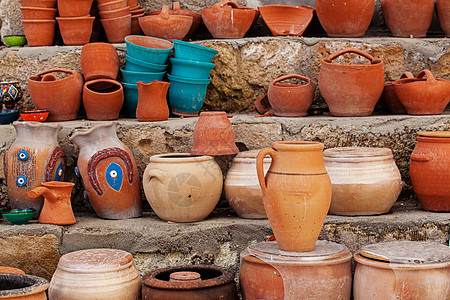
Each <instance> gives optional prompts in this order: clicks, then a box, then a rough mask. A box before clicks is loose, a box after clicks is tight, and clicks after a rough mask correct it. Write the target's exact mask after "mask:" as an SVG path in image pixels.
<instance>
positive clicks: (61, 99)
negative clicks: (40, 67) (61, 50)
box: [27, 68, 83, 121]
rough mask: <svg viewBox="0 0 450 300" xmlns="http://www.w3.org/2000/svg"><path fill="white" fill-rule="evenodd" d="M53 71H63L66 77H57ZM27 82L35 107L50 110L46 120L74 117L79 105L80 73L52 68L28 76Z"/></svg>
mask: <svg viewBox="0 0 450 300" xmlns="http://www.w3.org/2000/svg"><path fill="white" fill-rule="evenodd" d="M53 73H65V74H64V75H65V76H66V77H64V78H60V79H59V78H58V77H56V75H55V74H53ZM67 74H69V75H68V76H67ZM27 82H28V90H29V92H30V96H31V100H32V101H33V104H34V106H35V107H36V109H46V110H48V111H49V112H50V114H49V116H48V119H47V120H48V121H67V120H73V119H76V117H77V114H78V111H79V110H80V107H81V89H82V88H83V77H82V76H81V74H79V73H77V72H76V71H73V70H67V69H61V68H54V69H49V70H46V71H43V72H40V73H39V74H37V75H33V76H30V77H28V80H27Z"/></svg>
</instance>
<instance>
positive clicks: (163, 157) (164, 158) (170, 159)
mask: <svg viewBox="0 0 450 300" xmlns="http://www.w3.org/2000/svg"><path fill="white" fill-rule="evenodd" d="M210 160H214V158H213V157H212V156H210V155H192V154H190V153H164V154H156V155H152V156H150V163H166V164H167V163H168V164H179V163H180V162H181V163H190V162H202V161H210ZM214 162H215V160H214Z"/></svg>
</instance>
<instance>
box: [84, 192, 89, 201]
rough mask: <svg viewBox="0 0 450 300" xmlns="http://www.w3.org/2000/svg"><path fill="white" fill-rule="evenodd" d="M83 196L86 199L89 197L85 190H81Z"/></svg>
mask: <svg viewBox="0 0 450 300" xmlns="http://www.w3.org/2000/svg"><path fill="white" fill-rule="evenodd" d="M83 197H84V199H86V200H87V201H89V197H88V195H87V192H86V191H83Z"/></svg>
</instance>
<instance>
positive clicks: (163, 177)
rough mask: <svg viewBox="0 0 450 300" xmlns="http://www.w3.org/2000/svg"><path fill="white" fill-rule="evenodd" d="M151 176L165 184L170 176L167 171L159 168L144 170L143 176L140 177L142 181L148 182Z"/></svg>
mask: <svg viewBox="0 0 450 300" xmlns="http://www.w3.org/2000/svg"><path fill="white" fill-rule="evenodd" d="M152 178H156V179H157V180H159V181H160V182H161V183H162V184H166V183H167V182H168V181H169V179H170V176H169V173H168V172H167V171H164V170H160V169H150V170H148V171H145V172H144V178H143V179H142V181H143V182H144V183H145V182H149V181H150V180H151V179H152Z"/></svg>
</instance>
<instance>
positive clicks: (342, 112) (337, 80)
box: [319, 48, 384, 117]
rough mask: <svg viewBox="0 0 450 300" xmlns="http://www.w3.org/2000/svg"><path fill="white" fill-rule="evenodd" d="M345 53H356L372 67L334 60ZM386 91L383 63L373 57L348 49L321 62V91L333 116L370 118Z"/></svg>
mask: <svg viewBox="0 0 450 300" xmlns="http://www.w3.org/2000/svg"><path fill="white" fill-rule="evenodd" d="M345 53H355V54H358V55H361V56H363V57H365V58H367V59H369V60H370V64H353V65H344V64H338V63H332V61H333V60H334V59H336V58H338V57H339V56H341V55H343V54H345ZM383 89H384V73H383V62H382V61H381V60H379V59H374V58H373V57H372V56H371V55H370V54H368V53H366V52H364V51H361V50H358V49H353V48H347V49H343V50H340V51H338V52H335V53H333V54H331V55H330V56H329V57H328V58H327V59H323V60H322V66H321V67H320V74H319V90H320V93H321V94H322V96H323V98H324V99H325V101H326V102H327V104H328V107H329V108H330V113H331V115H333V116H339V117H360V116H370V115H371V114H372V111H373V110H374V108H375V105H376V104H377V102H378V99H379V98H380V96H381V94H382V93H383Z"/></svg>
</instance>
